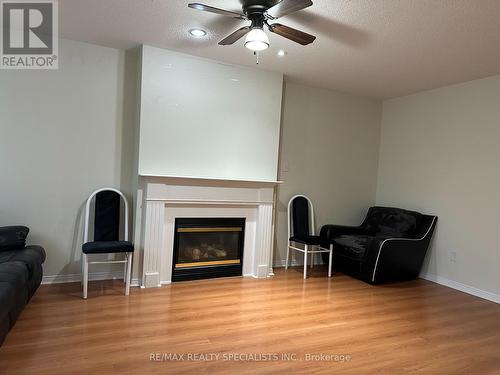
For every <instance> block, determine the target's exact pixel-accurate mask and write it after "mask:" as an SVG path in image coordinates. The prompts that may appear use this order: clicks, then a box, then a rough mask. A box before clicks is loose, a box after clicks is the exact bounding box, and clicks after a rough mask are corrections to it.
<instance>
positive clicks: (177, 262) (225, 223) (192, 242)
mask: <svg viewBox="0 0 500 375" xmlns="http://www.w3.org/2000/svg"><path fill="white" fill-rule="evenodd" d="M244 232H245V219H244V218H178V219H176V220H175V236H174V259H173V270H172V271H173V272H172V280H173V281H182V280H194V279H203V278H212V277H224V276H239V275H241V271H242V253H243V239H244Z"/></svg>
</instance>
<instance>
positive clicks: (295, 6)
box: [267, 0, 313, 18]
mask: <svg viewBox="0 0 500 375" xmlns="http://www.w3.org/2000/svg"><path fill="white" fill-rule="evenodd" d="M311 5H313V2H312V1H311V0H281V1H280V2H279V3H278V4H276V5H275V6H273V7H271V8H269V9H268V10H267V13H268V14H269V15H270V16H271V17H272V18H280V17H283V16H286V15H287V14H290V13H293V12H296V11H298V10H301V9H304V8H307V7H310V6H311Z"/></svg>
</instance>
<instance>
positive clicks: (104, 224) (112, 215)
mask: <svg viewBox="0 0 500 375" xmlns="http://www.w3.org/2000/svg"><path fill="white" fill-rule="evenodd" d="M122 200H123V207H124V209H123V213H122V217H123V221H124V228H123V237H124V238H123V240H120V239H119V238H120V221H121V220H120V206H121V202H122ZM92 201H95V207H94V240H93V241H89V227H90V207H91V204H92ZM111 253H121V254H124V255H125V258H124V259H123V260H100V261H91V262H90V261H89V255H94V254H111ZM133 253H134V245H133V244H132V242H129V241H128V202H127V199H126V198H125V196H124V195H123V193H122V192H120V191H119V190H116V189H113V188H103V189H99V190H96V191H94V192H93V193H92V194H91V195H90V197H89V198H88V199H87V203H86V205H85V228H84V232H83V245H82V285H83V298H87V290H88V279H89V277H88V275H89V264H103V263H107V264H110V263H118V264H120V263H122V264H124V270H123V281H124V283H125V295H127V296H128V294H129V291H130V278H131V270H132V255H133Z"/></svg>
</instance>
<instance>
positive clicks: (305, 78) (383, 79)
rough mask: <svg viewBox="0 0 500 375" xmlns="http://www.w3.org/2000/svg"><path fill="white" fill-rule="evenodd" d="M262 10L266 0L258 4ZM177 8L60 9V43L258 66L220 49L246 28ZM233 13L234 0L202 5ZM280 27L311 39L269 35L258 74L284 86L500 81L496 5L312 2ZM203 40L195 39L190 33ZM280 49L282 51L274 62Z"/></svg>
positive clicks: (243, 54)
mask: <svg viewBox="0 0 500 375" xmlns="http://www.w3.org/2000/svg"><path fill="white" fill-rule="evenodd" d="M264 1H265V0H264ZM189 2H191V1H183V0H59V9H60V10H59V11H60V34H61V36H62V37H63V38H68V39H73V40H79V41H85V42H89V43H95V44H99V45H103V46H109V47H116V48H123V49H127V48H131V47H134V46H137V45H139V44H143V43H144V44H150V45H154V46H158V47H162V48H167V49H172V50H177V51H181V52H185V53H189V54H192V55H197V56H203V57H208V58H212V59H216V60H221V61H225V62H229V63H235V64H242V65H251V66H252V65H255V60H254V57H253V56H252V54H251V52H250V51H248V50H247V49H246V48H244V47H243V43H242V41H239V42H237V43H235V44H234V45H232V46H219V45H217V42H218V41H219V40H220V39H222V38H224V37H225V36H227V35H228V34H230V33H231V32H233V31H234V30H236V29H237V28H239V27H241V26H243V25H246V24H247V23H248V22H245V21H239V20H236V19H232V18H227V17H223V16H218V15H216V14H211V13H206V12H201V11H197V10H193V9H189V8H188V7H187V4H188V3H189ZM199 2H203V3H206V4H209V5H212V6H216V7H220V8H224V9H228V10H233V11H239V10H240V9H241V3H240V1H239V0H206V1H205V0H204V1H199ZM313 2H314V5H313V6H312V7H310V8H308V9H305V10H302V11H299V12H296V13H294V14H292V15H289V16H286V17H283V18H281V19H280V21H279V22H280V23H283V24H285V25H288V26H291V27H295V28H298V29H301V30H304V31H306V32H309V33H311V34H314V35H316V36H317V39H316V41H315V42H314V43H313V44H312V45H309V46H306V47H302V46H300V45H298V44H295V43H293V42H291V41H289V40H286V39H283V38H281V37H279V36H277V35H270V40H271V48H270V49H269V50H267V51H266V52H264V53H263V54H262V56H261V61H260V65H259V66H260V67H261V68H262V69H267V70H273V71H278V72H282V73H284V74H285V75H286V77H287V79H288V80H291V81H294V82H300V83H305V84H308V85H312V86H317V87H324V88H330V89H335V90H339V91H343V92H349V93H354V94H360V95H366V96H372V97H378V98H390V97H396V96H401V95H406V94H410V93H414V92H418V91H421V90H426V89H431V88H435V87H440V86H444V85H447V84H450V83H455V82H462V81H467V80H472V79H476V78H482V77H486V76H490V75H494V74H500V0H313ZM193 27H201V28H203V29H205V30H207V31H208V35H207V37H206V38H203V39H194V38H192V37H190V36H189V35H188V30H189V29H190V28H193ZM279 49H284V50H286V51H287V55H286V56H285V57H283V58H280V57H278V56H277V55H276V52H277V51H278V50H279Z"/></svg>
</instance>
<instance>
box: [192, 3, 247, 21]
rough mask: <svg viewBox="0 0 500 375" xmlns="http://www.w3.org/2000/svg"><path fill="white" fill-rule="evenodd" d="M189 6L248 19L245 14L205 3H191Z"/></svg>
mask: <svg viewBox="0 0 500 375" xmlns="http://www.w3.org/2000/svg"><path fill="white" fill-rule="evenodd" d="M188 7H190V8H192V9H198V10H204V11H205V12H210V13H215V14H220V15H222V16H229V17H234V18H238V19H242V20H245V19H247V18H246V17H245V16H244V15H243V14H240V13H236V12H231V11H229V10H224V9H219V8H215V7H211V6H209V5H205V4H200V3H189V4H188Z"/></svg>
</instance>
